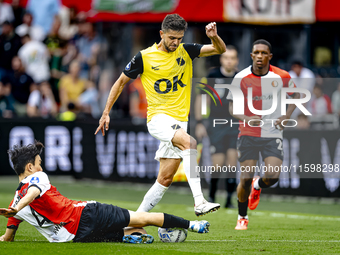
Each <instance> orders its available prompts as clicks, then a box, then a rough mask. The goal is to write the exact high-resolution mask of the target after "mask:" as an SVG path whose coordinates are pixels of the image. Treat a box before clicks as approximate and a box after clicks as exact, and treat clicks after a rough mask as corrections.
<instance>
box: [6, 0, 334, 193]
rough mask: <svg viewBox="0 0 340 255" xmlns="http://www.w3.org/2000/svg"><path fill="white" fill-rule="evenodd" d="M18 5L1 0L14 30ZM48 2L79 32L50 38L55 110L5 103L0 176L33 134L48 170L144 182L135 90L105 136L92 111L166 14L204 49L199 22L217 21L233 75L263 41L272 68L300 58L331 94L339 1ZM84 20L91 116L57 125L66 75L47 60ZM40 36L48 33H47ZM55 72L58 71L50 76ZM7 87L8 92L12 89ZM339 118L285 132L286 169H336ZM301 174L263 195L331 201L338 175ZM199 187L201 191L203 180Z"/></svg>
mask: <svg viewBox="0 0 340 255" xmlns="http://www.w3.org/2000/svg"><path fill="white" fill-rule="evenodd" d="M27 2H29V1H15V0H13V1H4V3H9V4H10V5H11V6H12V8H13V10H14V13H15V14H18V15H17V17H18V19H16V20H15V22H17V24H21V22H22V21H21V20H20V19H21V18H22V17H23V14H24V12H25V10H24V8H25V7H26V4H27ZM51 2H58V3H59V4H60V5H59V7H58V8H59V11H61V10H62V9H64V10H65V7H67V8H70V9H72V10H74V11H75V14H76V15H75V17H74V18H71V17H69V21H71V22H70V24H69V26H74V27H77V29H78V30H77V31H78V32H75V34H74V35H73V36H72V37H70V38H67V39H64V38H63V39H60V38H58V36H59V35H58V36H57V38H58V40H56V41H54V42H55V43H56V44H57V46H55V48H54V49H51V48H49V50H50V54H51V58H50V79H49V83H50V86H51V89H52V90H53V93H54V97H55V100H56V103H57V106H58V113H57V114H56V113H53V114H52V113H51V114H47V115H46V114H45V115H43V113H41V112H38V116H35V117H28V116H26V114H22V115H21V116H20V114H16V113H15V111H16V109H15V107H14V110H13V114H12V115H11V116H8V115H5V114H2V116H1V119H0V162H1V168H0V175H13V174H14V172H13V171H12V170H11V167H10V164H9V160H8V156H7V154H6V150H7V149H8V148H10V147H11V146H12V145H13V144H16V143H20V142H22V143H28V142H32V141H33V139H34V138H35V139H38V140H40V141H42V142H43V143H44V144H45V145H46V150H45V151H44V154H43V162H44V163H43V167H44V169H45V170H46V172H47V173H48V174H51V175H73V176H74V177H75V178H91V179H103V180H110V181H125V182H126V181H131V182H147V183H152V182H153V181H154V180H155V177H156V176H157V169H158V165H157V162H155V161H154V160H153V156H154V152H155V150H156V148H157V141H155V140H154V139H153V138H152V137H150V136H149V135H148V133H147V130H146V127H145V120H144V119H143V116H141V115H140V113H139V112H138V110H139V109H137V110H136V109H131V108H132V107H133V105H132V104H131V102H130V100H129V99H131V97H132V94H134V92H135V91H136V90H138V84H134V85H132V84H128V85H127V86H126V89H125V90H124V91H123V93H122V95H121V96H120V98H119V100H118V101H117V103H116V104H115V105H114V108H113V110H112V111H111V117H112V122H111V127H110V132H109V133H108V134H107V135H106V136H105V137H104V138H103V137H102V136H100V135H97V136H94V135H93V133H94V131H95V129H96V127H97V123H98V117H99V116H100V115H98V112H95V111H94V110H93V108H94V107H95V106H94V105H96V107H98V108H99V109H100V111H101V110H102V109H103V105H104V104H105V101H106V97H107V95H108V91H109V89H110V87H111V85H112V83H113V82H114V80H115V79H116V78H117V77H118V76H119V74H120V73H121V71H122V70H123V68H124V67H125V65H126V63H128V61H129V60H130V59H131V58H132V56H133V55H134V54H136V53H137V52H138V51H139V50H140V49H143V48H145V47H147V46H149V45H151V44H153V43H154V42H158V41H159V32H158V31H159V29H160V22H161V21H162V19H163V18H164V17H165V15H166V14H167V13H178V14H180V15H181V16H183V17H184V18H185V19H186V20H187V21H188V22H189V28H188V31H187V32H186V35H185V38H184V42H197V43H209V39H208V38H207V37H206V35H205V33H204V26H205V25H206V24H207V22H211V21H216V22H217V23H218V33H219V35H220V36H221V37H222V39H223V40H224V41H225V42H226V44H232V45H235V46H236V47H237V49H238V51H239V58H240V63H239V69H243V68H244V67H246V66H248V65H249V64H250V58H249V52H250V49H251V44H252V42H253V41H254V40H256V39H259V38H264V39H267V40H268V41H270V42H271V43H272V45H273V54H274V58H273V60H272V64H273V65H276V66H279V67H280V68H283V69H285V70H287V71H288V70H290V66H291V63H292V61H294V60H300V61H302V62H303V64H304V65H305V67H307V68H309V69H310V70H312V71H313V73H314V74H315V76H316V77H317V80H316V81H318V82H319V83H320V84H321V86H322V89H323V91H324V93H325V94H326V95H328V96H329V97H330V98H331V97H332V95H333V93H334V92H335V91H336V90H337V86H338V83H339V82H338V78H339V77H340V69H339V58H340V55H339V52H340V51H339V31H338V29H337V26H338V24H339V23H338V22H339V21H340V14H339V13H338V12H337V10H338V8H339V7H340V3H338V1H336V0H301V1H270V0H268V1H267V0H262V1H247V0H244V1H241V0H234V1H232V0H224V1H223V0H215V1H203V0H197V1H195V4H193V1H190V0H178V1H176V0H169V1H157V0H144V1H143V0H141V1H125V2H126V4H124V1H119V0H114V1H110V0H98V1H94V0H93V1H91V0H83V1H76V0H73V1H72V0H63V1H60V2H59V1H57V0H55V1H51ZM255 3H258V5H256V4H255ZM153 4H154V5H153ZM242 4H243V5H242ZM238 6H239V7H241V8H238ZM233 8H234V9H233ZM230 10H232V11H230ZM138 11H139V12H138ZM230 14H231V15H230ZM17 17H16V18H17ZM33 21H34V17H33ZM2 22H3V21H2ZM10 22H13V20H10ZM53 22H54V21H53ZM53 22H52V23H53ZM88 23H93V24H94V34H95V36H97V38H98V41H97V42H98V45H100V47H99V50H98V51H97V52H96V54H95V56H94V57H95V61H94V62H91V64H89V63H86V65H85V67H84V66H82V67H81V77H82V78H84V79H86V80H87V81H89V82H91V83H92V84H94V85H95V86H94V88H95V90H96V94H95V95H96V97H95V98H96V99H98V100H97V102H95V103H94V104H92V103H93V102H91V104H90V110H89V108H88V107H85V106H82V105H77V107H76V109H75V110H72V109H71V110H70V114H71V116H73V117H72V118H74V120H73V121H64V120H66V119H67V118H65V116H64V115H63V114H62V113H63V111H66V109H63V108H62V107H61V104H60V101H59V98H58V97H59V88H60V81H59V80H61V79H62V77H63V76H64V75H67V73H68V65H64V66H63V65H62V64H61V63H59V64H58V65H56V66H55V65H53V64H52V62H53V61H52V60H55V61H57V62H58V61H61V60H60V56H59V55H58V53H57V52H58V51H57V50H56V49H60V50H61V51H62V52H63V54H62V55H61V59H62V58H63V57H65V56H66V55H68V54H69V53H70V52H69V51H70V49H72V46H75V48H76V49H77V50H78V51H81V46H79V44H77V42H79V40H81V38H82V37H83V38H86V37H87V36H88V33H89V32H88V31H87V30H86V29H88V28H87V27H85V25H84V24H88ZM48 35H49V32H47V33H46V36H48ZM53 36H55V35H53ZM54 38H55V37H54ZM2 40H3V39H2ZM61 41H63V42H61ZM47 46H48V47H49V45H47ZM78 46H79V47H80V48H77V47H78ZM92 53H93V52H91V54H92ZM58 57H59V60H57V59H58ZM91 57H92V56H91ZM0 59H1V55H0ZM74 59H77V56H75V57H74ZM217 65H219V61H218V57H212V58H208V59H204V58H202V59H197V60H195V62H194V77H196V78H199V77H202V76H204V75H206V74H207V72H208V70H209V68H211V67H212V66H217ZM56 71H59V72H60V73H61V75H60V76H58V75H54V74H55V73H56ZM6 72H11V70H5V71H2V72H1V74H2V77H1V79H2V78H3V77H5V76H6ZM37 72H38V71H37ZM2 82H3V80H2ZM13 88H14V87H13V86H12V92H11V93H13ZM6 96H8V97H10V95H6ZM14 105H15V104H14ZM87 106H88V105H87ZM333 110H334V109H333ZM136 112H137V113H136ZM338 116H339V115H338V112H336V111H335V110H334V112H333V113H332V114H329V115H327V116H324V115H321V116H315V115H313V117H316V119H311V120H310V121H311V126H310V128H309V129H307V130H292V131H289V132H288V131H287V132H286V133H285V139H286V140H285V141H286V145H288V146H285V154H286V155H289V157H288V159H287V160H288V162H286V163H287V164H289V163H292V162H294V163H296V164H305V163H308V164H320V163H326V164H333V165H335V164H340V142H338V141H340V130H339V125H338ZM306 177H309V176H302V175H301V176H300V178H299V177H298V176H289V175H288V176H287V175H284V176H282V178H281V180H280V182H279V184H278V185H277V186H276V187H275V188H272V189H268V191H266V192H267V193H274V194H289V195H300V196H318V197H320V196H322V197H340V189H339V181H340V176H339V173H333V174H330V175H329V174H320V175H317V176H313V177H316V178H313V179H310V178H306ZM204 185H205V187H206V185H207V184H206V183H204ZM221 188H222V187H221Z"/></svg>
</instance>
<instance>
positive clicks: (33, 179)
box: [30, 176, 39, 184]
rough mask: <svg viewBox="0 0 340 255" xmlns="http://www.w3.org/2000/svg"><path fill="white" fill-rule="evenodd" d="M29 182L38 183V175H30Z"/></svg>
mask: <svg viewBox="0 0 340 255" xmlns="http://www.w3.org/2000/svg"><path fill="white" fill-rule="evenodd" d="M30 183H32V184H37V183H39V177H37V176H34V177H32V179H31V180H30Z"/></svg>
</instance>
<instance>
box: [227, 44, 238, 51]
mask: <svg viewBox="0 0 340 255" xmlns="http://www.w3.org/2000/svg"><path fill="white" fill-rule="evenodd" d="M225 47H226V49H227V50H236V51H237V49H236V47H235V46H234V45H231V44H228V45H226V46H225Z"/></svg>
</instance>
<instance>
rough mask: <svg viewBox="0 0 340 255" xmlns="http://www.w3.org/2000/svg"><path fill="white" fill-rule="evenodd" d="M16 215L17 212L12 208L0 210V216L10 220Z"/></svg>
mask: <svg viewBox="0 0 340 255" xmlns="http://www.w3.org/2000/svg"><path fill="white" fill-rule="evenodd" d="M17 213H18V210H17V209H16V208H14V207H10V208H9V209H7V208H0V215H3V216H5V217H6V218H10V217H13V216H15V215H16V214H17Z"/></svg>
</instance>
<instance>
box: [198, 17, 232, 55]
mask: <svg viewBox="0 0 340 255" xmlns="http://www.w3.org/2000/svg"><path fill="white" fill-rule="evenodd" d="M205 32H206V34H207V36H208V37H209V38H210V40H211V44H208V45H203V47H202V48H201V53H200V55H199V57H209V56H212V55H217V54H222V53H223V52H225V51H226V49H227V48H226V46H225V43H224V42H223V40H222V39H221V37H219V36H218V34H217V27H216V23H215V22H211V23H209V24H208V25H207V26H206V27H205Z"/></svg>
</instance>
